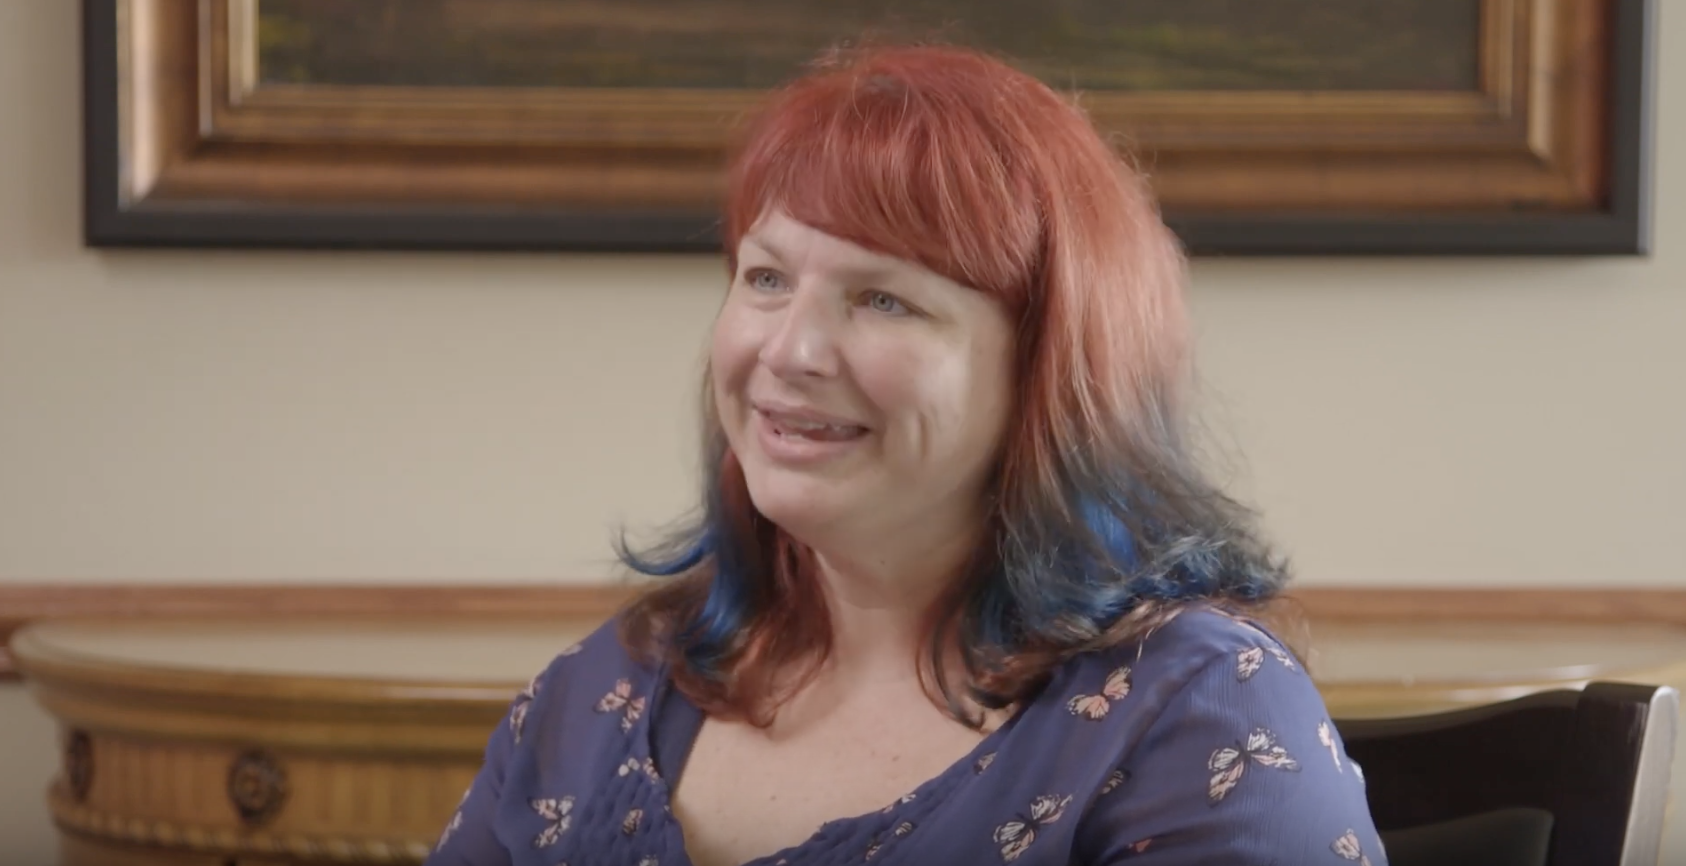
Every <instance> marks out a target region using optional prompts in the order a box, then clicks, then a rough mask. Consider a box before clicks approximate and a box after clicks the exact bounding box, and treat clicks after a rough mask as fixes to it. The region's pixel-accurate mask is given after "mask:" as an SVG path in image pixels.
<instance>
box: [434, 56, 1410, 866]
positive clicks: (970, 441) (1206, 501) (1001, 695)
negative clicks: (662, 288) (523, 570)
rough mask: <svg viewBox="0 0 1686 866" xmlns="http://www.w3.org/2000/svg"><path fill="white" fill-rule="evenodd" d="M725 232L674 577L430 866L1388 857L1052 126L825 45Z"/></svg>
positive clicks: (1000, 98) (1038, 93)
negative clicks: (1276, 627) (702, 433)
mask: <svg viewBox="0 0 1686 866" xmlns="http://www.w3.org/2000/svg"><path fill="white" fill-rule="evenodd" d="M724 235H725V241H726V252H727V259H728V264H729V268H730V276H731V286H730V289H729V290H728V292H727V295H726V299H725V301H724V303H723V305H722V307H721V309H720V312H719V315H718V319H717V321H716V323H715V327H714V332H713V342H712V352H711V359H710V365H709V376H708V382H709V385H708V391H707V394H708V398H709V399H708V407H707V413H706V420H707V424H706V427H707V428H708V429H709V431H710V433H711V438H710V449H709V451H708V462H707V463H706V464H705V465H706V466H708V467H710V470H711V471H710V472H709V477H708V486H707V495H706V498H705V503H704V509H703V513H702V517H701V519H700V521H699V522H698V523H697V524H696V525H695V526H694V527H693V528H691V529H690V530H688V531H686V532H682V533H680V534H679V535H677V536H676V537H674V538H673V539H671V543H670V544H668V545H666V546H664V547H663V548H662V549H661V550H658V551H654V552H649V551H646V552H644V553H642V554H635V553H632V552H625V553H624V558H625V559H626V561H627V562H628V563H629V564H630V565H631V566H632V567H633V568H634V569H635V570H637V571H640V572H642V573H645V574H650V575H662V576H667V577H668V578H669V579H668V580H666V581H664V582H663V583H662V584H661V585H660V586H659V587H658V588H656V589H655V590H653V591H651V592H649V593H648V594H646V595H644V596H643V597H641V598H640V599H638V600H637V601H636V602H635V603H633V604H632V605H631V606H630V607H629V608H628V609H627V610H625V611H623V612H622V613H621V615H619V616H618V617H616V619H615V621H614V622H612V623H611V624H609V625H606V626H605V627H604V628H603V629H601V630H599V631H598V632H597V633H596V634H594V635H592V636H591V637H590V638H588V639H586V640H585V641H584V642H583V643H582V644H581V645H579V646H577V647H573V648H570V649H569V650H567V651H565V652H564V653H563V654H562V655H561V656H559V657H558V658H557V659H556V660H555V662H554V663H552V664H551V665H550V667H549V668H548V669H547V670H545V671H544V672H543V673H541V674H539V676H538V677H537V678H536V679H535V680H534V681H533V683H532V685H531V686H530V687H529V688H528V689H527V690H525V691H524V692H523V693H522V694H521V695H520V696H519V697H518V698H517V699H516V701H515V703H514V705H513V707H512V708H511V710H510V713H509V717H508V720H507V723H506V724H504V725H503V726H501V727H500V728H499V729H498V730H497V732H496V733H495V735H494V736H493V737H492V738H491V742H490V744H489V746H488V749H487V752H486V760H485V765H484V768H483V769H482V771H481V773H480V775H479V777H478V779H477V780H476V781H475V783H474V785H473V787H472V788H471V789H470V790H469V792H468V794H467V796H466V798H465V800H464V802H463V804H462V807H461V811H460V812H459V813H458V814H457V815H456V816H455V817H454V818H452V820H451V821H450V823H449V825H448V827H447V829H446V831H445V833H444V835H443V838H442V839H441V841H440V843H439V847H438V851H437V853H436V854H435V856H434V857H433V859H432V860H431V861H429V862H431V863H434V864H440V866H443V864H473V866H491V864H533V866H538V864H543V866H554V864H556V863H559V862H565V863H572V864H575V866H596V864H629V866H630V864H641V866H688V864H694V866H737V864H745V863H753V864H757V866H774V864H792V866H796V864H803V866H807V864H813V866H823V864H834V863H835V864H841V863H863V862H868V861H874V862H878V863H885V864H909V866H912V864H938V866H941V864H987V863H996V862H1003V863H1016V864H1068V863H1082V864H1112V863H1118V862H1121V861H1123V860H1126V859H1131V860H1133V861H1138V862H1140V863H1143V864H1195V863H1200V864H1209V863H1246V864H1253V863H1257V864H1266V863H1281V864H1294V866H1304V864H1315V863H1329V864H1339V863H1342V862H1345V861H1351V862H1358V863H1364V862H1368V863H1371V864H1379V863H1381V862H1382V852H1381V847H1380V844H1379V842H1378V840H1377V837H1376V833H1375V830H1374V828H1373V826H1372V824H1371V821H1370V818H1369V815H1368V812H1367V809H1366V806H1365V800H1364V792H1363V783H1362V780H1361V779H1360V777H1359V770H1358V767H1357V766H1355V765H1353V764H1352V763H1351V761H1349V760H1348V759H1347V758H1346V756H1345V755H1344V753H1343V751H1342V746H1341V743H1340V740H1339V737H1338V735H1337V734H1336V733H1335V732H1334V731H1333V729H1332V727H1331V725H1330V723H1329V721H1328V719H1327V717H1326V711H1325V709H1324V707H1323V704H1322V702H1321V701H1320V699H1319V697H1318V693H1317V692H1316V690H1315V689H1314V688H1313V686H1312V684H1311V682H1310V681H1309V679H1308V678H1307V676H1306V674H1305V672H1304V670H1303V668H1302V667H1301V665H1300V664H1299V663H1298V662H1297V661H1296V660H1295V658H1294V656H1293V655H1292V654H1290V653H1289V652H1288V651H1287V650H1286V649H1285V648H1284V647H1283V646H1282V645H1281V644H1279V643H1278V642H1277V641H1276V640H1274V639H1273V638H1272V637H1270V636H1269V635H1268V634H1267V633H1265V632H1264V631H1262V630H1261V629H1259V628H1257V627H1255V626H1253V625H1251V624H1249V622H1248V621H1247V620H1246V619H1245V616H1244V615H1245V613H1246V612H1247V611H1249V610H1252V609H1254V608H1256V607H1257V606H1258V605H1260V604H1262V603H1263V602H1265V601H1267V600H1268V599H1270V598H1271V597H1272V596H1273V595H1274V594H1275V593H1276V592H1277V591H1278V589H1279V588H1280V587H1281V585H1282V583H1283V581H1284V579H1285V576H1284V572H1283V570H1282V568H1281V567H1280V566H1279V565H1278V564H1277V563H1276V562H1274V561H1273V560H1272V559H1271V558H1270V557H1269V556H1268V555H1267V554H1266V552H1265V551H1264V550H1263V548H1262V545H1260V544H1259V543H1258V542H1257V541H1256V540H1255V538H1254V536H1253V535H1252V534H1251V531H1250V530H1249V529H1248V528H1247V519H1246V515H1245V513H1244V512H1243V511H1242V510H1241V509H1240V508H1238V507H1237V506H1236V505H1235V504H1233V503H1232V502H1231V501H1230V500H1228V499H1227V498H1225V497H1224V496H1223V495H1222V494H1221V493H1219V492H1218V491H1217V490H1216V489H1215V488H1214V487H1213V486H1212V485H1211V484H1210V483H1208V482H1207V481H1206V480H1204V479H1203V478H1202V477H1201V476H1200V474H1199V473H1198V472H1197V470H1196V469H1195V467H1194V466H1193V464H1192V462H1191V460H1190V457H1189V454H1188V446H1187V443H1186V439H1185V433H1184V415H1185V410H1186V406H1185V405H1184V404H1185V402H1186V391H1187V387H1188V381H1187V380H1188V378H1189V371H1188V367H1189V363H1188V348H1189V347H1188V343H1189V336H1188V328H1187V324H1186V321H1185V312H1184V307H1183V300H1182V296H1181V295H1182V290H1183V279H1184V270H1183V261H1182V258H1181V256H1180V254H1179V252H1178V248H1177V245H1176V243H1175V241H1174V239H1173V237H1172V235H1171V234H1170V232H1169V231H1168V230H1167V229H1166V227H1165V226H1164V224H1163V223H1162V222H1161V220H1160V218H1159V216H1158V214H1157V212H1156V209H1155V207H1154V205H1153V203H1152V200H1151V199H1150V197H1149V194H1148V192H1147V190H1146V187H1145V185H1144V182H1143V180H1142V179H1141V178H1140V177H1139V176H1138V175H1137V174H1135V173H1134V172H1133V171H1131V170H1130V169H1129V168H1128V167H1126V166H1124V165H1122V164H1121V163H1120V162H1119V161H1118V159H1117V158H1116V156H1115V155H1114V154H1113V153H1112V152H1111V151H1110V149H1109V148H1108V146H1107V145H1106V144H1105V143H1104V142H1103V141H1102V139H1101V138H1100V136H1099V135H1097V133H1096V131H1095V130H1094V128H1093V127H1092V126H1091V125H1090V123H1089V122H1088V121H1087V120H1086V119H1085V118H1084V116H1083V114H1082V113H1081V112H1080V111H1079V110H1077V109H1076V108H1074V107H1073V106H1071V105H1070V104H1069V103H1067V102H1065V101H1063V100H1062V99H1061V98H1060V97H1058V96H1057V95H1056V94H1055V93H1054V92H1052V91H1051V90H1049V89H1048V88H1047V87H1045V86H1043V85H1042V84H1040V83H1039V82H1037V81H1036V80H1034V79H1032V78H1030V77H1028V76H1026V75H1023V74H1020V73H1018V72H1016V71H1014V70H1012V69H1011V68H1009V67H1008V66H1006V65H1004V64H1002V63H999V62H997V61H995V60H992V59H989V58H987V57H984V56H981V55H978V54H975V53H970V52H966V51H961V50H955V49H940V48H897V49H880V50H874V51H865V52H859V53H856V54H853V55H849V56H842V55H840V56H837V57H834V58H832V59H831V60H829V61H828V62H826V63H824V64H822V65H821V66H820V67H819V68H818V69H816V70H815V71H814V72H813V73H811V74H810V75H808V76H807V77H805V78H803V79H802V80H799V81H797V82H796V83H795V84H793V85H792V86H790V87H788V88H787V89H785V90H783V91H781V92H779V93H778V94H776V95H775V96H774V97H773V99H772V100H771V102H770V104H769V105H768V107H767V108H766V110H765V111H764V112H763V113H762V114H761V115H760V116H759V117H758V119H757V120H755V121H754V122H753V123H752V124H751V126H750V127H749V130H748V135H747V137H746V139H745V142H744V144H743V146H742V148H741V150H740V151H739V152H738V153H737V154H736V156H735V158H734V160H733V164H732V169H731V171H730V174H729V186H728V194H727V203H726V212H725V221H724ZM681 828H682V829H681Z"/></svg>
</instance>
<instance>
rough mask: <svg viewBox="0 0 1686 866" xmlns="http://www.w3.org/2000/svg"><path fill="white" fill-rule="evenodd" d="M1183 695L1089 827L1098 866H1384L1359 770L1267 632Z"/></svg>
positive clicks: (1097, 804) (1133, 756)
mask: <svg viewBox="0 0 1686 866" xmlns="http://www.w3.org/2000/svg"><path fill="white" fill-rule="evenodd" d="M1257 636H1258V638H1259V639H1258V640H1257V641H1256V642H1255V643H1253V644H1252V645H1243V646H1239V647H1236V648H1234V649H1225V650H1222V651H1220V652H1219V653H1218V654H1217V655H1216V657H1215V658H1213V659H1212V660H1211V661H1210V662H1209V663H1207V664H1205V665H1204V666H1202V667H1200V668H1199V669H1198V670H1197V671H1196V673H1195V674H1194V675H1193V676H1192V677H1191V678H1190V679H1189V680H1188V681H1187V682H1186V683H1185V684H1184V685H1183V687H1182V688H1181V689H1179V690H1178V691H1177V693H1176V694H1175V696H1174V697H1172V698H1171V699H1170V701H1168V702H1167V703H1166V705H1165V708H1164V710H1163V712H1162V713H1161V714H1160V716H1159V717H1158V718H1157V719H1156V720H1155V721H1154V722H1153V723H1152V725H1151V726H1150V727H1149V728H1148V730H1147V732H1146V733H1145V735H1144V736H1143V737H1142V739H1141V740H1139V741H1138V742H1137V743H1136V745H1135V747H1134V748H1133V749H1131V750H1130V752H1129V753H1128V754H1127V755H1126V757H1125V759H1124V761H1123V763H1122V765H1121V766H1119V767H1118V768H1117V770H1116V771H1115V772H1114V773H1113V775H1112V778H1111V782H1110V783H1109V785H1108V786H1107V788H1105V789H1103V793H1101V794H1100V795H1099V796H1097V797H1096V799H1095V800H1094V801H1093V803H1092V805H1091V808H1090V814H1089V815H1088V816H1087V817H1086V820H1085V824H1086V825H1087V826H1086V828H1085V833H1084V836H1085V839H1084V843H1085V844H1084V845H1083V847H1084V848H1085V849H1086V853H1087V854H1088V857H1087V858H1086V859H1085V860H1084V861H1083V862H1086V863H1091V864H1095V866H1112V864H1119V863H1124V862H1128V863H1130V864H1131V866H1195V864H1210V863H1225V864H1237V866H1253V864H1257V866H1268V864H1283V866H1286V864H1295V866H1317V864H1329V866H1341V864H1343V863H1353V864H1360V866H1385V862H1386V858H1385V856H1384V854H1383V852H1382V848H1381V843H1380V841H1379V839H1378V838H1377V835H1376V831H1375V827H1374V824H1373V822H1372V820H1371V818H1370V813H1369V807H1368V805H1367V803H1366V801H1365V795H1364V782H1363V777H1362V775H1361V770H1360V769H1359V768H1358V767H1357V766H1355V765H1354V764H1353V763H1352V762H1351V760H1349V759H1348V758H1347V756H1346V754H1345V749H1344V747H1343V746H1342V744H1341V742H1340V738H1339V734H1338V733H1337V732H1336V731H1335V728H1334V724H1333V723H1332V722H1331V721H1330V719H1329V718H1328V715H1327V711H1326V709H1325V707H1324V704H1323V699H1322V697H1321V696H1320V695H1319V694H1318V692H1317V689H1316V687H1315V686H1314V685H1313V683H1312V681H1311V678H1310V677H1308V676H1307V675H1306V673H1305V670H1304V668H1303V667H1302V666H1301V665H1300V664H1299V663H1298V662H1297V660H1295V659H1294V658H1293V656H1291V655H1290V654H1288V653H1287V652H1286V651H1285V650H1283V649H1282V648H1281V647H1280V646H1279V645H1278V644H1276V643H1274V642H1272V641H1270V640H1269V639H1268V638H1267V637H1266V636H1265V635H1264V634H1263V633H1262V632H1259V633H1257Z"/></svg>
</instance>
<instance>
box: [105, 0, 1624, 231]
mask: <svg viewBox="0 0 1686 866" xmlns="http://www.w3.org/2000/svg"><path fill="white" fill-rule="evenodd" d="M83 3H84V16H85V18H84V46H83V50H84V67H85V75H86V79H85V126H86V129H85V133H86V190H85V193H86V208H85V210H86V221H85V222H86V240H87V242H88V243H89V244H90V245H93V246H286V247H323V248H334V247H373V248H426V249H532V250H622V251H651V252H654V251H676V252H678V251H693V252H694V251H710V250H715V249H717V247H718V236H717V233H716V226H715V221H716V217H715V212H716V207H717V205H716V202H717V199H718V194H719V190H720V185H721V181H722V175H723V171H722V169H723V160H724V153H725V149H726V147H727V145H728V142H729V141H730V140H731V135H732V134H733V130H734V125H735V123H736V121H737V120H738V119H740V118H741V117H742V116H743V114H744V113H745V112H746V111H748V110H750V109H751V108H752V107H753V106H754V105H755V103H756V102H757V100H758V99H759V98H760V96H761V95H762V94H764V93H765V92H766V91H767V90H768V89H769V88H771V87H775V86H777V85H778V84H779V83H780V82H781V81H783V80H786V79H788V78H789V77H791V76H792V75H793V74H795V73H797V72H798V71H799V70H800V69H801V67H802V64H803V63H804V62H806V61H807V60H809V59H810V58H812V57H814V56H816V55H817V54H818V53H820V52H821V51H822V50H823V49H825V48H826V47H828V46H835V45H839V44H847V42H848V41H849V40H851V39H858V38H861V37H862V36H863V35H866V36H869V37H871V38H876V39H881V40H885V41H899V40H904V39H936V40H940V41H943V42H947V43H951V44H962V45H975V46H978V47H982V48H986V49H989V50H992V51H995V52H998V53H1000V54H1003V55H1005V56H1008V57H1011V58H1014V60H1015V62H1018V63H1020V64H1022V66H1023V68H1025V69H1026V70H1027V71H1029V72H1031V73H1032V74H1035V75H1037V76H1039V77H1041V78H1043V79H1044V80H1046V81H1048V82H1049V83H1050V84H1052V85H1054V86H1055V87H1057V88H1059V89H1060V90H1062V91H1063V92H1068V93H1073V94H1079V96H1077V97H1076V98H1080V99H1081V100H1082V103H1083V105H1084V106H1085V108H1086V109H1087V110H1088V111H1089V112H1090V114H1091V116H1092V117H1094V119H1095V121H1096V122H1097V124H1098V125H1100V126H1101V127H1103V129H1104V130H1105V131H1107V132H1108V133H1109V134H1110V135H1112V136H1114V137H1115V139H1116V140H1118V141H1119V142H1121V145H1120V146H1121V147H1125V148H1128V150H1129V151H1130V154H1131V156H1132V157H1133V158H1135V159H1138V160H1140V161H1142V162H1144V163H1146V164H1147V165H1148V166H1149V167H1150V169H1151V175H1152V179H1153V183H1154V186H1155V189H1156V191H1157V193H1158V195H1159V196H1160V199H1161V201H1162V203H1163V206H1164V208H1165V212H1166V216H1167V219H1168V221H1170V222H1171V224H1172V225H1173V227H1174V228H1175V229H1176V230H1177V232H1178V234H1179V235H1180V236H1181V237H1182V239H1183V240H1184V242H1185V244H1186V245H1187V246H1188V248H1189V250H1190V251H1191V252H1192V253H1193V254H1195V255H1239V254H1365V253H1384V254H1643V253H1645V252H1647V251H1648V244H1649V238H1650V227H1649V223H1650V217H1649V215H1650V202H1649V198H1650V196H1649V192H1650V184H1651V178H1650V162H1651V159H1650V128H1649V126H1650V120H1651V119H1650V113H1651V98H1652V94H1651V90H1652V80H1651V79H1652V63H1653V56H1652V55H1653V52H1654V46H1653V44H1652V43H1653V35H1654V34H1653V30H1654V27H1653V19H1654V15H1655V9H1654V4H1655V0H1342V2H1339V3H1331V2H1328V0H1248V2H1234V0H1130V2H1127V3H1125V2H1118V0H895V2H892V0H855V2H851V3H830V2H823V0H357V2H346V0H83Z"/></svg>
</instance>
